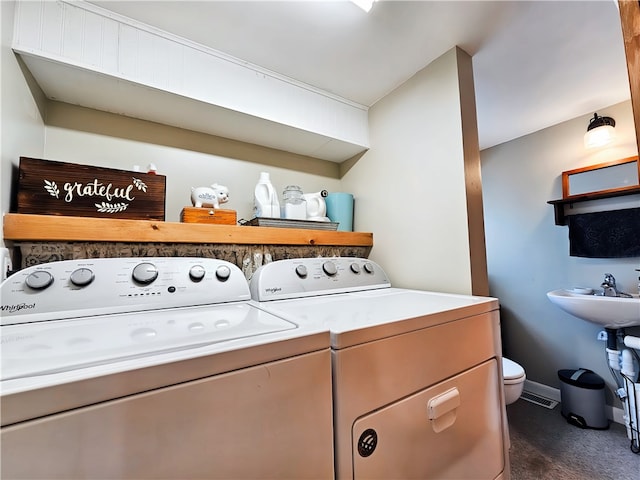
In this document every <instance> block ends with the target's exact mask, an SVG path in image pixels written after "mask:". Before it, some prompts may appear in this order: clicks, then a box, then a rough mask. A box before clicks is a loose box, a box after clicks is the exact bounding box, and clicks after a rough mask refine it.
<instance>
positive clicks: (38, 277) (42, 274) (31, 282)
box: [25, 270, 53, 290]
mask: <svg viewBox="0 0 640 480" xmlns="http://www.w3.org/2000/svg"><path fill="white" fill-rule="evenodd" d="M25 283H26V284H27V286H28V287H29V288H33V289H34V290H44V289H45V288H47V287H48V286H49V285H51V284H52V283H53V275H51V274H50V273H49V272H46V271H44V270H36V271H35V272H33V273H32V274H30V275H29V276H28V277H27V278H26V280H25Z"/></svg>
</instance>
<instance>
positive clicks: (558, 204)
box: [547, 186, 640, 225]
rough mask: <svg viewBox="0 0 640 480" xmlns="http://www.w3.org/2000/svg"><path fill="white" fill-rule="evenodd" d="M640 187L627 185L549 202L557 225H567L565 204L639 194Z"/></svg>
mask: <svg viewBox="0 0 640 480" xmlns="http://www.w3.org/2000/svg"><path fill="white" fill-rule="evenodd" d="M639 194H640V187H636V186H634V187H625V188H619V189H616V190H615V191H607V192H600V193H585V194H581V195H571V196H569V197H567V198H561V199H559V200H549V201H548V202H547V203H549V204H551V205H553V208H554V210H555V219H556V225H566V224H567V218H566V215H565V212H564V207H565V205H571V204H574V203H580V202H588V201H591V200H601V199H603V198H614V197H622V196H625V195H639Z"/></svg>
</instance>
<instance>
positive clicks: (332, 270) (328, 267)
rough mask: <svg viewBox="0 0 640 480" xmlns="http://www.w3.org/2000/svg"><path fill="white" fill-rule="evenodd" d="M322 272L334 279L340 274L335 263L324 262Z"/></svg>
mask: <svg viewBox="0 0 640 480" xmlns="http://www.w3.org/2000/svg"><path fill="white" fill-rule="evenodd" d="M322 270H324V273H326V274H327V275H329V276H330V277H333V276H334V275H335V274H336V273H338V269H337V268H336V265H335V263H333V262H324V263H323V264H322Z"/></svg>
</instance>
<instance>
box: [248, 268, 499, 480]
mask: <svg viewBox="0 0 640 480" xmlns="http://www.w3.org/2000/svg"><path fill="white" fill-rule="evenodd" d="M250 289H251V294H252V298H253V299H254V300H257V301H259V302H260V307H261V308H263V309H264V310H265V311H266V312H270V313H272V314H274V315H277V316H279V317H281V318H283V319H286V320H289V321H292V322H296V323H298V324H300V325H304V324H309V325H311V324H316V325H317V326H319V327H324V328H328V329H330V330H331V347H332V376H333V390H334V437H335V454H336V476H337V478H340V479H347V478H354V479H368V480H371V479H390V478H437V479H446V478H450V479H463V478H485V479H498V478H502V479H506V478H509V476H510V469H509V463H508V451H507V448H506V445H507V442H505V438H507V437H506V433H507V430H506V415H505V407H504V399H503V395H502V375H501V346H500V326H499V312H498V307H499V305H498V301H497V300H496V299H495V298H486V297H477V296H466V295H454V294H444V293H435V292H426V291H417V290H407V289H399V288H392V287H391V284H390V282H389V280H388V278H387V276H386V274H385V272H384V271H383V270H382V268H380V266H379V265H377V264H375V263H374V262H372V261H369V260H367V259H359V258H332V259H322V258H313V259H308V258H305V259H291V260H281V261H277V262H273V263H270V264H268V265H265V266H263V267H260V268H259V269H258V270H257V271H256V273H255V274H254V276H253V278H252V279H251V282H250Z"/></svg>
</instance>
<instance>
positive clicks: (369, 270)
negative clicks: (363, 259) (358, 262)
mask: <svg viewBox="0 0 640 480" xmlns="http://www.w3.org/2000/svg"><path fill="white" fill-rule="evenodd" d="M364 271H365V272H367V273H373V264H372V263H369V262H367V263H365V264H364Z"/></svg>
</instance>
